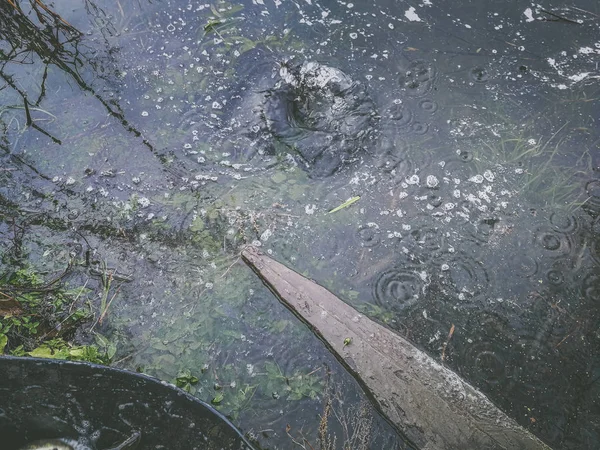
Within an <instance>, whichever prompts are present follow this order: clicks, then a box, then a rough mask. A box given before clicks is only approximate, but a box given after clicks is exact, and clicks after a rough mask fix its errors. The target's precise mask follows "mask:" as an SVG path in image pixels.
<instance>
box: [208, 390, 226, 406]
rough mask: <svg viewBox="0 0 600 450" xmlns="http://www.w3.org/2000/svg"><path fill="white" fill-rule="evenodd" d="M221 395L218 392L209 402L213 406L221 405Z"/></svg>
mask: <svg viewBox="0 0 600 450" xmlns="http://www.w3.org/2000/svg"><path fill="white" fill-rule="evenodd" d="M223 397H224V396H223V393H221V392H219V393H218V394H217V395H215V396H214V397H213V399H212V400H211V401H210V402H211V403H212V404H213V405H219V404H221V402H222V401H223Z"/></svg>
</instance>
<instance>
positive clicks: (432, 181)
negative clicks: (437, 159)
mask: <svg viewBox="0 0 600 450" xmlns="http://www.w3.org/2000/svg"><path fill="white" fill-rule="evenodd" d="M425 182H426V183H427V187H428V188H435V187H437V186H438V185H439V184H440V182H439V181H438V179H437V177H435V176H434V175H427V179H426V181H425Z"/></svg>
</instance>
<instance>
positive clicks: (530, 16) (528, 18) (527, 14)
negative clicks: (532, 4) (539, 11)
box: [523, 8, 535, 22]
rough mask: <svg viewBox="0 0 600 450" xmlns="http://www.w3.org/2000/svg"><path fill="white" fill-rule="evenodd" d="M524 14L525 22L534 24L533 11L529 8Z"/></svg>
mask: <svg viewBox="0 0 600 450" xmlns="http://www.w3.org/2000/svg"><path fill="white" fill-rule="evenodd" d="M523 14H525V17H526V19H525V22H533V21H534V20H535V19H534V18H533V11H532V10H531V8H527V9H526V10H525V11H523Z"/></svg>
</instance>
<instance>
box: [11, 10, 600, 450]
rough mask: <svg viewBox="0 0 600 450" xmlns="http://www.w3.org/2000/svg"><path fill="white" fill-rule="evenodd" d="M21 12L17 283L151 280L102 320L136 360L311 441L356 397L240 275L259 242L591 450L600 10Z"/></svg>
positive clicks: (136, 284) (239, 419)
mask: <svg viewBox="0 0 600 450" xmlns="http://www.w3.org/2000/svg"><path fill="white" fill-rule="evenodd" d="M20 4H21V8H22V10H21V12H17V11H16V10H15V9H14V7H13V6H11V5H10V4H8V3H7V4H3V5H2V6H0V14H2V16H1V18H2V20H3V21H4V22H5V23H7V24H10V25H11V26H9V27H5V28H3V29H2V30H0V33H1V34H0V35H1V36H2V42H1V47H0V48H1V49H2V53H1V58H2V67H1V72H0V73H1V75H2V80H3V81H2V83H3V84H2V85H1V86H0V96H2V104H1V105H0V121H1V122H0V126H2V131H3V136H2V141H1V142H0V146H1V149H2V150H1V151H0V158H1V160H2V166H1V168H0V204H1V205H2V208H3V210H2V211H1V212H0V219H1V222H0V235H1V236H2V240H1V244H0V245H1V246H0V251H1V252H2V255H3V258H4V259H3V267H2V270H11V268H10V266H9V260H10V258H8V256H7V255H12V256H14V255H18V256H19V258H20V259H19V264H26V263H28V264H33V265H34V266H35V267H39V268H43V270H44V271H46V272H48V273H52V271H54V270H57V268H58V267H62V266H65V265H66V263H67V261H66V260H65V258H73V260H74V261H76V262H77V263H76V264H74V266H73V267H74V271H73V273H72V274H71V275H70V276H71V278H70V282H71V283H80V284H84V283H86V280H89V281H87V283H88V285H89V287H90V288H93V289H94V288H97V289H100V288H101V285H100V280H99V277H97V276H96V277H95V278H94V277H91V276H90V275H91V272H90V271H91V267H90V263H89V261H87V259H90V258H91V260H92V261H97V262H100V261H104V262H106V263H107V266H109V267H117V268H118V270H119V272H122V273H127V274H131V275H132V277H133V281H131V282H128V283H127V284H123V285H122V287H121V288H120V289H119V291H118V292H116V293H115V300H114V303H113V305H112V306H111V310H110V314H109V315H108V322H107V324H105V325H104V329H103V331H104V332H105V333H106V334H108V335H109V336H111V339H113V340H114V341H115V342H116V343H118V347H119V353H118V355H117V357H116V358H115V362H116V363H117V364H118V365H121V366H126V367H129V368H138V369H143V370H145V371H147V372H149V373H152V374H154V375H158V376H160V377H162V378H164V379H169V380H174V379H175V378H177V377H178V375H179V374H180V372H182V371H186V370H187V371H190V372H191V373H192V374H194V375H195V376H197V377H198V378H199V379H200V381H199V383H198V384H197V385H193V384H189V385H188V388H189V389H191V390H193V391H194V392H195V394H196V395H198V396H199V397H201V398H203V399H205V400H207V401H211V400H212V401H213V403H215V404H217V405H218V407H219V408H221V409H222V410H223V411H224V412H225V413H227V414H229V415H230V416H231V417H233V418H234V419H235V421H236V423H237V424H238V425H240V426H241V427H242V428H243V429H244V431H246V432H248V433H250V434H252V435H254V436H255V438H256V439H258V441H260V442H261V443H262V444H264V445H267V446H270V447H273V448H289V445H290V439H291V438H294V439H298V438H299V435H298V434H297V433H295V431H296V430H300V429H302V430H303V433H304V434H305V437H306V439H307V440H308V441H309V442H312V443H316V442H318V441H317V439H318V436H317V434H318V429H319V420H318V418H316V417H317V416H318V415H319V414H323V412H324V410H323V408H324V406H325V405H326V404H327V400H326V399H327V398H328V397H327V395H328V394H327V389H326V388H325V384H326V382H327V381H328V380H329V381H331V382H333V383H339V384H340V385H342V386H344V389H345V392H346V393H345V394H343V395H346V396H347V404H348V402H351V403H352V402H353V403H360V399H361V398H362V397H361V394H360V389H359V387H358V386H357V385H356V384H355V383H354V382H353V381H352V380H351V379H350V378H349V376H348V375H347V374H345V372H344V371H343V369H341V367H340V366H339V364H338V363H337V361H335V359H334V358H332V357H331V355H329V354H328V352H327V350H326V349H324V348H323V347H322V345H321V343H320V341H319V340H318V339H316V338H314V336H312V335H311V334H310V332H309V331H308V330H307V329H305V328H304V327H303V326H302V325H300V324H298V323H297V321H296V319H295V318H294V317H293V316H291V315H290V314H289V313H288V312H287V311H286V310H285V309H284V308H283V307H282V306H281V305H279V303H278V302H277V301H276V300H275V299H274V298H273V297H272V295H271V294H270V293H269V292H268V291H267V290H266V289H265V288H263V287H262V286H261V285H260V283H259V282H258V281H257V280H256V279H255V278H254V276H253V274H252V273H250V272H249V271H247V270H246V269H245V268H244V267H243V266H240V265H239V264H238V263H237V262H236V261H237V254H238V252H239V249H240V246H241V245H244V244H247V243H254V244H260V245H262V247H263V248H264V249H265V250H266V251H267V252H269V253H271V254H272V255H273V256H274V257H275V258H277V259H278V260H280V261H282V262H285V263H286V264H288V265H290V266H291V267H293V268H295V269H297V270H299V271H301V272H303V273H305V274H307V275H309V276H310V277H311V278H313V279H315V280H317V281H319V282H320V283H321V284H323V285H325V286H327V287H328V288H329V289H331V290H332V291H334V292H335V293H336V294H338V295H340V296H341V297H343V298H344V299H345V300H347V301H349V302H351V303H352V304H353V305H354V306H356V307H357V308H359V309H361V310H362V311H364V312H365V313H366V314H369V315H371V316H372V317H374V318H375V319H377V320H380V321H382V322H385V323H386V324H388V325H389V326H390V327H392V328H394V329H395V330H397V331H398V332H400V333H401V334H402V335H404V336H406V337H408V338H409V339H411V340H412V341H413V342H414V343H415V344H417V345H418V346H420V347H421V348H424V349H425V350H427V351H428V352H429V353H430V354H431V355H432V356H434V357H436V358H440V359H441V358H442V354H443V355H444V358H443V359H444V361H445V363H446V364H448V365H449V366H450V367H451V368H453V369H454V370H456V371H457V372H459V373H460V374H461V375H462V376H463V377H465V378H466V379H467V380H469V381H470V382H471V383H473V384H474V385H476V386H478V387H479V388H481V389H482V390H483V391H484V392H486V393H487V394H488V395H489V396H490V397H491V398H492V399H493V401H494V402H496V403H497V404H498V405H499V406H501V407H502V408H503V409H504V410H506V411H507V412H508V413H509V414H510V415H511V416H512V417H514V418H515V419H516V420H517V421H519V422H520V423H521V424H522V425H523V426H525V427H527V428H529V429H530V430H531V431H532V432H534V433H536V434H537V435H539V436H540V437H541V438H542V439H544V440H546V441H547V442H548V443H549V444H551V445H553V446H555V447H556V448H572V449H586V448H587V449H592V448H596V447H597V446H598V443H599V442H600V429H599V428H598V422H599V420H600V412H599V411H598V408H597V404H596V400H595V399H596V397H597V395H598V372H599V371H600V361H599V360H598V354H599V349H600V330H599V329H598V323H600V322H599V319H600V317H599V311H600V310H599V299H600V297H599V295H600V293H599V290H600V279H599V276H598V272H599V270H598V266H599V264H600V237H599V233H600V226H599V223H600V221H599V220H600V170H599V169H598V168H599V164H600V149H599V145H598V142H599V140H598V132H597V127H596V126H595V120H596V118H597V116H598V111H599V109H598V104H599V103H598V95H599V93H600V91H599V89H598V87H597V86H598V83H597V80H598V76H599V74H598V69H597V67H596V63H597V59H598V55H599V54H600V29H599V23H600V22H599V19H598V18H599V17H600V9H598V8H599V7H598V5H597V4H596V2H592V1H586V2H583V4H580V5H578V6H577V7H575V6H565V7H560V8H558V7H557V8H553V9H543V8H541V7H539V6H538V7H534V6H532V5H531V4H530V3H527V2H517V3H512V4H511V5H510V8H509V7H505V6H503V5H500V4H497V2H480V3H478V4H477V5H473V4H471V3H469V2H464V3H461V2H459V3H458V4H456V3H454V4H453V6H452V8H448V7H446V6H445V5H443V4H440V5H437V4H436V3H435V2H424V3H423V4H422V5H419V6H416V7H413V8H409V7H408V6H407V7H406V8H403V7H400V6H399V5H397V4H396V3H393V2H389V1H386V0H380V1H377V2H376V3H375V4H368V5H367V4H364V5H363V4H352V3H344V2H334V1H327V0H319V1H315V0H313V1H312V2H300V3H298V4H296V3H291V2H268V1H266V0H265V1H264V2H258V1H257V2H250V1H245V2H238V3H227V2H223V1H221V2H217V3H214V4H212V5H211V4H196V3H192V2H186V1H185V0H182V1H179V0H178V1H170V2H167V3H162V4H150V3H149V4H144V3H141V4H140V3H135V2H133V3H120V2H102V1H99V2H96V3H92V2H90V1H87V2H84V3H82V4H81V5H79V6H76V7H73V6H72V5H67V4H66V2H56V3H55V4H54V6H53V9H52V11H53V13H52V14H50V13H49V12H47V11H46V12H44V11H45V10H43V11H40V10H38V13H39V14H42V15H41V16H40V15H39V14H38V13H36V11H35V10H33V9H32V6H30V5H34V6H35V5H36V4H37V3H35V2H32V3H31V4H30V3H28V2H25V1H23V2H20ZM73 8H74V9H73ZM58 13H60V16H55V15H53V14H58ZM63 20H64V22H63ZM19 26H20V27H25V31H23V28H19ZM48 27H55V28H54V30H55V32H54V33H49V31H48V30H49V29H51V28H48ZM19 30H20V31H19ZM77 30H79V31H80V32H81V33H82V34H80V33H79V32H77ZM399 30H402V31H401V32H400V31H399ZM19 33H25V36H26V38H27V39H21V38H20V37H21V35H20V34H19ZM59 142H60V145H59ZM149 150H150V151H149ZM354 196H360V197H361V198H360V200H359V201H358V202H356V203H355V204H353V205H352V206H350V207H348V208H344V209H342V210H340V211H338V212H336V213H333V214H328V211H330V210H331V209H333V208H335V207H337V206H339V205H341V204H342V203H344V202H345V201H346V200H347V199H348V198H351V197H354ZM65 244H70V245H72V248H73V251H72V252H71V253H72V254H71V255H69V256H67V255H66V254H65V253H64V252H62V253H61V251H60V250H61V249H60V248H59V247H61V246H64V245H65ZM17 250H18V251H17ZM63 250H64V249H63ZM89 255H91V256H89ZM12 256H11V257H12ZM94 283H97V284H96V285H95V284H94ZM113 292H114V291H111V293H113ZM96 300H98V302H99V299H96ZM96 306H97V305H96ZM452 327H454V330H455V331H454V332H453V333H451V334H450V335H451V337H450V338H448V336H449V330H450V329H451V328H452ZM180 378H181V377H180ZM215 386H217V387H215ZM336 395H339V391H338V394H336ZM334 403H335V402H334ZM340 404H341V403H340ZM338 406H339V405H338ZM287 424H290V426H291V430H293V431H292V432H291V434H288V433H286V425H287ZM373 424H374V425H373V427H375V430H376V431H373V432H372V435H373V436H374V437H373V439H375V443H374V444H373V445H374V448H384V447H385V448H403V446H405V445H407V444H406V443H405V442H403V440H402V438H401V437H400V436H398V435H397V434H396V433H395V432H394V431H393V430H392V429H391V428H390V427H389V425H387V423H386V422H385V421H382V420H380V419H378V418H377V416H376V419H375V420H374V422H373ZM340 427H341V428H339V430H341V429H343V426H341V425H340ZM334 428H335V427H334ZM339 430H338V431H339ZM377 439H380V441H377ZM383 443H385V444H383ZM378 445H379V447H378ZM381 445H384V447H381Z"/></svg>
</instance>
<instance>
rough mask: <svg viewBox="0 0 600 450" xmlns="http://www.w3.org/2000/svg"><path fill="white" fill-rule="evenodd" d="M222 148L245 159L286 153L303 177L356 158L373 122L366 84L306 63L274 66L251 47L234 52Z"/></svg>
mask: <svg viewBox="0 0 600 450" xmlns="http://www.w3.org/2000/svg"><path fill="white" fill-rule="evenodd" d="M236 76H237V78H238V79H239V80H240V84H239V85H238V86H237V87H236V88H235V89H234V90H233V91H232V96H231V99H230V101H229V106H230V110H229V118H228V119H227V120H228V121H227V122H226V123H224V124H223V125H222V127H221V130H222V138H224V139H225V141H226V143H225V147H226V148H224V150H223V151H225V152H227V153H229V154H231V155H233V156H234V157H235V156H238V157H239V158H243V159H251V158H253V157H254V156H255V155H256V154H257V153H261V154H262V153H266V154H272V155H277V156H280V155H281V153H282V152H283V153H288V154H290V155H291V156H292V157H294V159H295V160H296V161H297V162H298V163H299V164H300V165H301V166H302V167H303V168H304V169H305V170H307V171H308V172H309V173H310V174H311V176H326V175H330V174H332V173H333V172H335V171H337V170H338V169H340V167H342V165H343V164H344V162H347V161H350V160H353V159H354V158H357V157H358V156H359V155H360V152H361V150H363V149H364V148H365V147H366V146H367V145H368V143H369V141H370V140H371V139H373V137H374V136H376V126H377V123H378V121H379V116H378V114H377V109H376V106H375V103H374V102H373V101H372V100H371V98H370V97H369V95H368V93H367V89H366V86H365V85H364V84H362V83H359V82H357V81H355V80H353V79H352V78H351V77H349V76H348V75H346V74H345V73H344V72H342V71H341V70H339V69H336V68H334V67H330V66H327V65H323V64H320V63H317V62H314V61H309V62H304V63H301V64H295V63H280V62H277V60H276V59H275V58H274V57H273V55H272V53H270V52H268V51H267V50H265V49H262V48H257V49H255V50H252V51H250V52H247V53H246V54H245V55H242V56H241V57H240V59H239V60H238V62H237V68H236Z"/></svg>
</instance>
